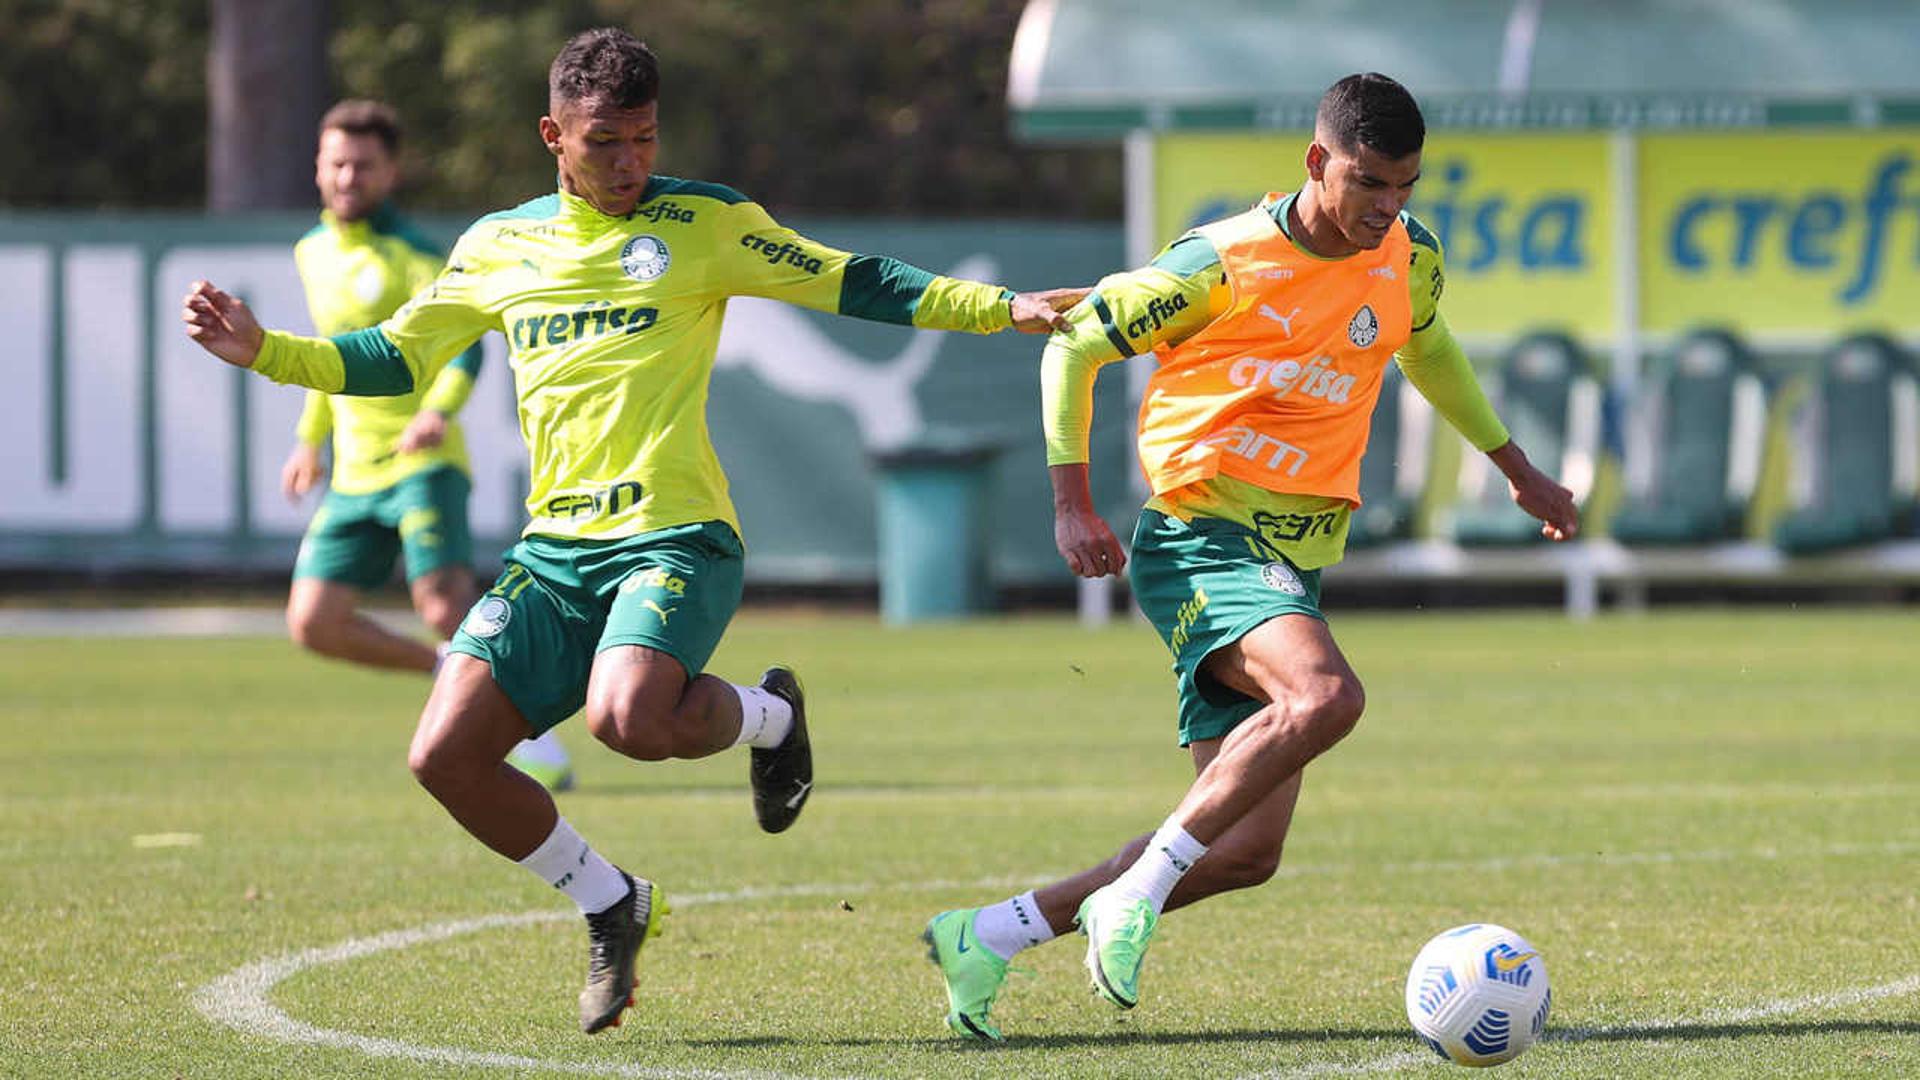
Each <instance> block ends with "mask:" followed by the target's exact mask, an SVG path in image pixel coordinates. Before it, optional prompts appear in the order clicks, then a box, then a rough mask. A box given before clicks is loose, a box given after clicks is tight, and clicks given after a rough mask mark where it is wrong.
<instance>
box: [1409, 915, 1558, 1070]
mask: <svg viewBox="0 0 1920 1080" xmlns="http://www.w3.org/2000/svg"><path fill="white" fill-rule="evenodd" d="M1552 1004H1553V994H1552V992H1551V991H1549V990H1548V989H1547V965H1546V961H1544V960H1542V959H1541V958H1540V951H1539V950H1538V949H1535V948H1534V947H1533V946H1532V945H1529V944H1528V943H1527V939H1526V938H1523V937H1521V936H1520V935H1519V934H1516V933H1514V932H1513V931H1511V930H1509V929H1507V928H1506V927H1504V926H1494V925H1493V924H1492V923H1472V924H1470V925H1467V926H1456V927H1454V928H1453V929H1451V930H1449V931H1447V932H1446V933H1444V934H1441V935H1440V936H1438V937H1436V938H1434V939H1433V940H1432V941H1429V942H1427V945H1426V947H1425V948H1423V949H1421V950H1420V955H1418V956H1416V957H1414V958H1413V970H1412V971H1409V972H1407V1019H1408V1020H1410V1021H1412V1022H1413V1030H1414V1031H1415V1032H1416V1033H1417V1034H1419V1036H1420V1038H1421V1040H1422V1041H1423V1042H1425V1043H1426V1044H1427V1045H1428V1046H1431V1047H1433V1050H1434V1052H1435V1053H1437V1054H1439V1055H1440V1056H1441V1057H1443V1058H1446V1059H1447V1060H1448V1061H1451V1062H1455V1063H1456V1064H1460V1065H1498V1064H1500V1063H1501V1062H1503V1061H1511V1060H1513V1059H1514V1058H1517V1057H1519V1056H1520V1053H1521V1051H1523V1050H1525V1049H1526V1048H1527V1047H1529V1046H1532V1045H1533V1041H1534V1040H1535V1039H1538V1038H1539V1037H1540V1033H1541V1032H1542V1031H1545V1030H1546V1027H1547V1009H1548V1007H1549V1006H1551V1005H1552Z"/></svg>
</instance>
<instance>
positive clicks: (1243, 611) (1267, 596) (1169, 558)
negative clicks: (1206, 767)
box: [1131, 510, 1326, 746]
mask: <svg viewBox="0 0 1920 1080" xmlns="http://www.w3.org/2000/svg"><path fill="white" fill-rule="evenodd" d="M1131 578H1132V584H1133V595H1134V599H1135V601H1136V602H1137V603H1139V605H1140V610H1141V611H1142V612H1143V613H1145V615H1146V616H1147V621H1149V622H1151V623H1153V628H1154V629H1155V630H1157V631H1159V633H1160V640H1162V641H1164V642H1166V643H1167V648H1168V649H1169V650H1171V651H1172V653H1173V672H1174V675H1175V677H1176V678H1177V679H1178V680H1179V684H1180V745H1181V746H1185V745H1187V744H1188V743H1191V742H1194V741H1196V740H1200V739H1217V738H1219V737H1221V736H1223V735H1225V734H1226V733H1227V732H1229V731H1232V730H1233V728H1234V726H1235V725H1237V724H1239V723H1240V721H1242V720H1245V719H1246V718H1247V717H1249V716H1252V715H1253V714H1254V713H1256V712H1258V711H1260V709H1261V707H1262V706H1263V705H1264V704H1265V703H1264V702H1260V701H1256V700H1255V699H1253V698H1250V697H1248V696H1246V695H1245V694H1242V693H1240V692H1239V691H1237V690H1233V689H1230V688H1228V687H1226V686H1222V685H1221V684H1220V683H1218V682H1216V681H1214V680H1213V679H1212V678H1209V677H1208V676H1207V675H1206V674H1205V673H1204V672H1202V671H1201V664H1202V663H1203V662H1204V661H1205V660H1206V658H1207V657H1208V655H1209V654H1211V653H1212V652H1214V650H1216V649H1221V648H1224V647H1226V646H1228V645H1231V644H1233V643H1234V642H1236V641H1238V640H1240V639H1241V638H1242V637H1245V636H1246V635H1247V633H1248V632H1249V631H1251V630H1252V629H1253V628H1254V627H1256V626H1259V625H1260V624H1261V623H1263V622H1266V621H1267V620H1268V619H1271V618H1274V617H1275V616H1278V615H1310V616H1312V617H1313V618H1316V619H1325V618H1326V616H1324V615H1322V614H1320V571H1318V570H1300V569H1297V568H1295V567H1294V565H1293V563H1291V562H1289V561H1288V560H1287V557H1286V556H1285V555H1282V554H1281V553H1280V552H1278V551H1276V550H1275V549H1274V548H1273V547H1272V545H1270V544H1268V543H1267V542H1266V541H1265V540H1262V539H1261V538H1260V535H1259V534H1258V533H1256V532H1254V531H1253V530H1252V529H1249V528H1247V527H1246V526H1244V525H1240V524H1238V523H1236V522H1232V521H1227V520H1225V519H1223V518H1210V517H1196V518H1194V519H1193V520H1192V521H1190V522H1188V521H1181V520H1180V519H1179V518H1176V517H1169V516H1168V515H1166V514H1162V513H1160V512H1159V511H1157V510H1142V511H1141V512H1140V524H1139V525H1137V526H1136V527H1135V528H1134V530H1133V564H1132V571H1131Z"/></svg>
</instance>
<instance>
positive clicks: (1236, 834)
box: [925, 74, 1579, 1040]
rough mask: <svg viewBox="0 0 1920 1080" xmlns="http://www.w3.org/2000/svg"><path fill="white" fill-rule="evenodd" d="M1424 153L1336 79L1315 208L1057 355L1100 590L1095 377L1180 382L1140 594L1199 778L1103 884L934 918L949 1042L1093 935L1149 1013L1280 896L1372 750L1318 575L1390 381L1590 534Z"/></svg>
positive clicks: (1251, 219) (1398, 111) (1352, 80)
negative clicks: (1146, 368)
mask: <svg viewBox="0 0 1920 1080" xmlns="http://www.w3.org/2000/svg"><path fill="white" fill-rule="evenodd" d="M1425 138H1426V124H1425V122H1424V121H1423V120H1422V118H1421V115H1420V108H1419V106H1418V105H1417V104H1416V103H1415V102H1414V100H1413V97H1412V95H1411V94H1409V93H1408V92H1407V90H1406V88H1405V87H1403V86H1401V85H1400V84H1399V83H1397V82H1395V81H1394V80H1392V79H1390V78H1387V77H1386V76H1384V75H1379V74H1366V75H1352V76H1349V77H1347V78H1344V79H1342V80H1340V81H1339V82H1337V83H1335V84H1334V85H1333V87H1332V88H1331V89H1329V90H1328V91H1327V93H1326V95H1325V96H1324V97H1323V98H1322V99H1321V101H1320V106H1319V110H1318V112H1317V114H1316V116H1315V122H1314V133H1313V142H1312V144H1311V145H1309V146H1308V147H1307V153H1306V170H1307V179H1306V183H1305V184H1304V185H1302V186H1301V188H1300V189H1299V190H1298V191H1296V192H1293V193H1291V194H1277V193H1276V194H1270V195H1268V196H1267V197H1266V198H1264V199H1262V200H1261V201H1260V203H1259V204H1258V205H1256V206H1254V207H1253V208H1252V209H1251V210H1248V211H1246V212H1245V213H1242V214H1238V215H1236V216H1233V217H1229V218H1226V219H1224V220H1222V221H1217V222H1213V223H1212V224H1209V225H1204V226H1201V227H1200V228H1197V229H1194V230H1193V231H1191V232H1188V233H1187V234H1186V235H1184V236H1182V237H1180V238H1179V239H1178V240H1176V241H1175V242H1174V243H1173V244H1172V245H1170V246H1169V247H1167V248H1166V249H1165V250H1163V251H1162V252H1161V253H1160V254H1159V255H1158V256H1156V257H1155V258H1154V260H1153V261H1152V262H1151V263H1150V264H1149V265H1147V266H1146V267H1143V268H1141V269H1139V270H1135V271H1132V272H1129V273H1124V274H1116V275H1112V276H1109V277H1107V278H1104V279H1103V280H1102V281H1101V282H1100V284H1099V286H1098V288H1097V289H1096V290H1095V291H1094V293H1093V294H1092V295H1091V296H1089V297H1088V298H1087V300H1086V302H1084V303H1082V304H1081V305H1080V306H1079V307H1077V308H1076V309H1074V311H1073V313H1072V317H1071V319H1072V325H1071V328H1070V329H1069V330H1068V331H1065V332H1061V333H1057V334H1055V335H1054V337H1053V338H1052V339H1051V340H1050V341H1049V342H1048V344H1047V348H1046V353H1045V357H1044V360H1043V363H1042V382H1043V386H1044V396H1045V407H1044V422H1045V428H1046V438H1047V461H1048V464H1049V466H1050V472H1051V474H1052V479H1053V496H1054V540H1055V542H1056V544H1057V545H1058V547H1059V549H1060V554H1061V555H1062V556H1063V557H1064V558H1065V559H1066V561H1067V566H1068V567H1069V568H1070V569H1072V571H1073V572H1074V573H1075V574H1078V575H1080V576H1082V577H1100V576H1103V575H1106V574H1118V573H1119V572H1120V570H1121V568H1122V566H1123V565H1124V564H1125V562H1126V555H1125V549H1123V548H1122V547H1121V545H1120V542H1119V540H1118V539H1117V538H1116V537H1115V536H1114V534H1113V531H1112V530H1111V529H1110V528H1108V526H1107V524H1106V522H1104V521H1102V520H1101V519H1100V517H1099V516H1098V515H1097V514H1095V513H1094V510H1093V503H1092V499H1091V496H1090V494H1089V490H1088V483H1087V444H1088V438H1087V434H1088V430H1089V427H1090V422H1091V413H1092V408H1093V383H1094V377H1095V374H1096V372H1097V371H1098V369H1099V368H1100V367H1101V366H1102V365H1104V364H1107V363H1111V362H1112V361H1115V360H1119V359H1122V358H1124V357H1129V356H1135V355H1137V354H1140V353H1142V352H1146V351H1149V350H1151V351H1152V352H1153V353H1154V354H1155V355H1156V357H1157V359H1158V361H1159V369H1158V370H1157V371H1156V372H1155V373H1154V375H1153V378H1152V380H1151V381H1150V382H1149V384H1148V386H1147V390H1146V394H1145V397H1144V400H1143V401H1142V403H1141V407H1140V424H1139V449H1140V460H1141V464H1142V466H1143V467H1144V469H1145V471H1146V475H1147V479H1148V481H1149V482H1150V483H1151V485H1152V488H1153V496H1152V498H1151V499H1150V500H1148V502H1147V505H1146V508H1145V509H1144V510H1142V512H1141V514H1140V521H1139V524H1138V525H1137V527H1136V528H1135V530H1134V535H1133V545H1132V548H1133V570H1132V585H1133V592H1134V596H1135V597H1136V599H1137V600H1138V601H1139V604H1140V607H1141V610H1142V611H1143V612H1145V614H1146V615H1147V617H1148V619H1149V620H1151V621H1152V622H1153V624H1154V627H1155V629H1157V630H1158V631H1159V633H1160V636H1161V638H1162V639H1163V640H1164V641H1165V642H1166V643H1167V647H1168V649H1169V650H1170V651H1171V652H1172V653H1173V658H1174V663H1173V667H1174V671H1175V673H1176V675H1177V676H1178V682H1179V695H1180V720H1179V723H1180V743H1181V745H1183V746H1186V747H1187V748H1188V749H1189V751H1190V752H1191V754H1192V756H1193V765H1194V769H1195V771H1196V773H1197V777H1196V778H1195V780H1194V782H1193V785H1192V787H1190V788H1188V790H1187V794H1186V797H1185V798H1184V799H1182V800H1181V802H1180V804H1179V806H1178V807H1176V808H1175V809H1174V811H1173V814H1172V815H1171V816H1170V817H1168V818H1167V819H1166V821H1165V822H1164V823H1163V824H1162V825H1161V826H1160V828H1159V830H1158V831H1156V832H1154V833H1152V834H1151V835H1143V836H1138V837H1135V838H1134V839H1133V840H1131V841H1129V842H1128V843H1126V844H1125V845H1123V846H1122V847H1121V849H1120V850H1119V852H1118V853H1117V854H1115V855H1114V856H1113V857H1112V858H1110V859H1108V860H1106V861H1105V862H1102V863H1100V864H1099V865H1097V866H1093V867H1091V868H1089V869H1087V870H1084V871H1082V872H1080V873H1078V874H1075V875H1073V876H1071V877H1068V878H1065V879H1064V880H1061V881H1057V882H1054V883H1053V884H1051V885H1048V886H1046V887H1044V888H1041V889H1037V890H1034V891H1032V892H1026V893H1022V894H1020V895H1018V896H1014V897H1010V898H1008V899H1006V900H1003V901H1001V902H1000V903H997V904H991V905H988V906H986V907H983V908H965V909H960V910H956V911H947V912H942V913H941V914H939V915H936V916H934V918H933V919H932V920H931V921H930V922H929V923H928V924H927V932H926V935H925V936H926V940H927V943H928V945H929V946H930V948H931V955H932V959H933V960H934V962H935V963H936V964H937V965H938V966H939V967H940V969H941V974H942V975H943V977H944V978H945V981H946V986H947V996H948V1012H947V1024H948V1026H949V1027H951V1028H952V1029H953V1030H954V1031H956V1032H958V1033H960V1034H962V1035H968V1036H971V1037H974V1038H979V1039H989V1040H991V1039H998V1038H1000V1032H999V1030H998V1029H996V1028H995V1027H994V1026H993V1024H992V1021H991V1017H990V1010H991V1008H992V1005H993V1002H994V998H995V997H996V995H997V994H998V993H999V989H1000V985H1001V983H1002V982H1003V981H1004V980H1005V978H1006V971H1007V961H1008V960H1009V959H1010V958H1011V957H1012V956H1013V954H1014V953H1016V952H1018V951H1019V950H1021V949H1024V948H1028V947H1030V946H1033V945H1038V944H1040V943H1042V942H1044V941H1047V940H1050V939H1051V938H1053V937H1054V936H1056V935H1058V934H1060V933H1064V932H1065V931H1067V930H1069V929H1072V928H1073V927H1075V926H1076V925H1077V926H1078V927H1079V929H1080V931H1081V932H1082V933H1084V934H1086V935H1087V938H1088V941H1087V959H1086V964H1087V970H1088V973H1089V975H1090V977H1091V979H1092V982H1093V988H1094V990H1095V991H1096V992H1097V993H1098V994H1099V995H1100V996H1102V997H1104V998H1106V999H1107V1000H1108V1001H1111V1002H1113V1003H1114V1004H1115V1005H1118V1006H1120V1007H1121V1008H1132V1007H1133V1005H1134V1004H1135V1003H1136V1002H1137V1001H1138V1000H1139V994H1140V968H1141V963H1142V961H1143V960H1144V959H1145V957H1146V951H1147V946H1148V944H1149V943H1150V942H1151V941H1152V939H1153V932H1154V929H1155V927H1156V926H1157V925H1158V923H1159V920H1160V915H1161V913H1162V912H1163V911H1166V910H1169V909H1171V908H1177V907H1180V906H1182V905H1185V904H1191V903H1193V902H1194V901H1196V900H1201V899H1204V898H1206V897H1208V896H1212V895H1214V894H1215V893H1221V892H1226V891H1228V890H1231V889H1241V888H1247V887H1250V886H1254V885H1259V884H1261V883H1262V882H1265V881H1266V880H1267V879H1268V878H1270V877H1272V876H1273V872H1274V870H1275V869H1276V867H1277V866H1278V865H1279V861H1280V849H1281V846H1282V844H1283V843H1284V842H1285V840H1286V836H1287V827H1288V825H1289V823H1290V822H1291V821H1292V818H1293V807H1294V802H1295V800H1296V799H1297V798H1298V797H1299V794H1300V776H1301V770H1302V769H1304V768H1305V767H1306V765H1307V763H1308V762H1310V761H1312V760H1313V759H1314V758H1315V757H1317V756H1319V755H1320V754H1321V753H1323V752H1325V751H1326V750H1327V749H1328V748H1329V747H1331V746H1333V744H1334V743H1336V742H1339V741H1340V739H1341V738H1342V737H1343V736H1345V735H1346V734H1347V733H1348V732H1349V731H1351V730H1353V727H1354V724H1355V722H1357V721H1358V720H1359V719H1360V712H1361V708H1362V706H1363V704H1364V702H1365V696H1364V694H1363V692H1362V690H1361V686H1360V680H1359V678H1358V677H1357V676H1356V675H1355V674H1354V672H1353V668H1352V667H1350V666H1349V665H1348V663H1347V660H1346V657H1344V656H1343V655H1341V652H1340V648H1339V646H1338V645H1336V644H1335V643H1334V640H1333V635H1332V634H1331V633H1329V632H1328V629H1327V624H1326V621H1325V617H1324V616H1323V615H1322V614H1321V612H1320V605H1319V598H1320V570H1321V568H1322V567H1325V566H1327V565H1330V564H1332V563H1334V562H1337V561H1339V559H1340V556H1341V554H1342V552H1343V550H1344V547H1345V543H1346V536H1347V525H1348V521H1349V518H1350V516H1351V514H1352V512H1353V510H1354V508H1355V507H1356V506H1358V505H1359V501H1360V499H1359V478H1360V459H1361V456H1362V455H1363V454H1364V453H1365V451H1366V445H1367V430H1368V424H1369V418H1370V417H1371V415H1372V412H1373V406H1374V402H1375V400H1376V399H1377V398H1378V397H1379V394H1380V384H1381V376H1382V373H1383V372H1384V370H1385V368H1386V365H1387V363H1388V362H1389V361H1390V360H1396V359H1397V360H1398V361H1399V363H1400V366H1401V369H1402V370H1403V371H1404V372H1405V373H1406V376H1407V378H1408V379H1409V380H1410V381H1411V382H1412V383H1413V385H1414V386H1415V387H1417V388H1418V389H1419V390H1420V392H1421V393H1422V394H1423V395H1425V396H1426V398H1427V399H1428V400H1429V401H1430V402H1432V403H1433V405H1434V407H1435V408H1436V409H1437V410H1439V412H1440V413H1441V415H1443V416H1445V417H1446V418H1447V420H1448V421H1449V422H1450V423H1451V424H1452V425H1453V426H1454V427H1455V428H1456V429H1458V430H1459V431H1460V433H1461V434H1462V435H1464V436H1465V437H1466V438H1467V440H1468V441H1469V442H1471V443H1473V445H1474V446H1475V447H1476V448H1477V449H1479V450H1481V451H1484V452H1485V453H1486V454H1487V456H1488V457H1489V458H1490V459H1491V460H1492V461H1493V463H1494V465H1495V466H1497V467H1498V468H1499V469H1500V471H1501V472H1502V473H1503V474H1504V475H1505V476H1506V477H1507V480H1508V481H1509V483H1510V485H1511V488H1512V495H1513V499H1514V501H1515V502H1516V503H1517V504H1518V505H1519V506H1520V507H1521V508H1522V509H1524V510H1526V511H1527V512H1528V513H1529V514H1531V515H1533V516H1534V517H1536V518H1538V519H1540V521H1541V522H1542V525H1541V532H1542V533H1543V534H1544V535H1545V536H1547V537H1549V538H1550V539H1553V540H1565V539H1567V538H1568V537H1571V536H1572V535H1573V534H1574V532H1575V530H1576V529H1577V528H1578V526H1579V517H1578V512H1577V511H1576V509H1575V506H1574V500H1573V496H1572V494H1571V493H1570V492H1568V491H1567V489H1566V488H1564V487H1562V486H1561V485H1560V484H1558V483H1557V482H1555V481H1554V480H1553V479H1552V478H1551V477H1549V476H1547V475H1546V474H1544V473H1542V472H1541V471H1540V470H1538V469H1536V468H1535V467H1534V466H1533V465H1532V464H1531V463H1529V462H1528V461H1527V457H1526V455H1525V454H1524V453H1522V452H1521V449H1520V447H1519V446H1517V445H1515V444H1514V442H1513V440H1512V439H1511V438H1510V437H1509V436H1508V434H1507V430H1506V428H1505V426H1504V425H1502V424H1501V422H1500V419H1499V417H1498V416H1496V415H1495V414H1494V411H1493V408H1492V406H1491V405H1490V404H1489V403H1488V401H1487V398H1486V395H1485V394H1484V393H1483V392H1482V391H1481V389H1480V386H1479V383H1478V382H1477V381H1476V380H1475V378H1474V374H1473V368H1472V366H1471V365H1470V364H1469V363H1468V361H1467V357H1466V354H1465V352H1464V351H1462V349H1461V348H1460V346H1459V344H1458V343H1456V342H1455V341H1454V339H1453V336H1452V334H1451V333H1450V332H1449V331H1448V329H1447V324H1446V321H1445V320H1444V319H1443V318H1442V317H1441V315H1440V311H1439V301H1440V294H1441V290H1442V285H1443V282H1444V279H1445V275H1444V272H1443V268H1442V262H1441V253H1440V245H1439V242H1438V241H1437V240H1435V239H1434V236H1433V234H1432V233H1430V232H1428V231H1427V229H1426V228H1425V227H1424V226H1422V225H1421V224H1420V222H1419V221H1417V220H1416V219H1415V218H1414V217H1413V216H1412V215H1410V214H1408V213H1406V211H1405V209H1404V207H1405V206H1406V203H1407V200H1408V199H1409V197H1411V195H1412V194H1413V186H1414V182H1415V181H1417V180H1418V179H1419V177H1420V152H1421V147H1422V145H1423V143H1424V141H1425Z"/></svg>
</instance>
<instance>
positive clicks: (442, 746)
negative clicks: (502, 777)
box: [407, 735, 470, 795]
mask: <svg viewBox="0 0 1920 1080" xmlns="http://www.w3.org/2000/svg"><path fill="white" fill-rule="evenodd" d="M407 771H409V772H411V773H413V778H414V780H415V781H417V782H418V783H419V784H420V786H421V787H423V788H426V789H427V790H428V791H431V792H433V793H434V794H436V795H439V794H443V793H446V792H451V791H457V790H459V789H460V787H461V786H462V785H464V784H466V783H467V782H469V773H470V763H469V762H468V761H467V760H466V757H465V755H463V754H461V753H459V752H458V751H457V750H456V749H455V748H454V747H452V746H450V745H448V744H447V743H446V742H445V741H443V740H439V739H434V738H431V737H423V736H420V735H416V736H414V740H413V744H412V745H411V746H409V747H408V748H407Z"/></svg>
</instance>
